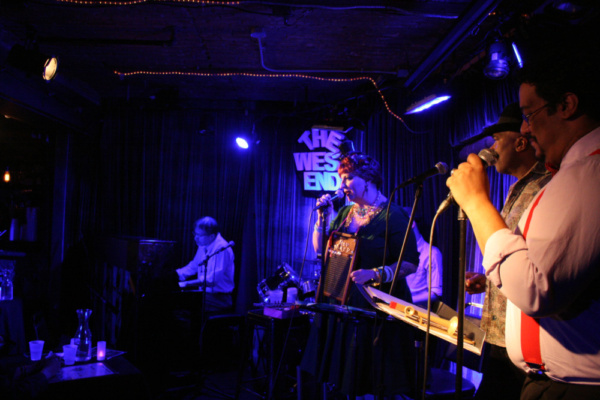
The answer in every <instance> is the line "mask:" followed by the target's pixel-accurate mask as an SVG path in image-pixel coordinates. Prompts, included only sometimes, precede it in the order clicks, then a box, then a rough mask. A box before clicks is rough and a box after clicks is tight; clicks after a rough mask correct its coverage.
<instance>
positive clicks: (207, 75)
mask: <svg viewBox="0 0 600 400" xmlns="http://www.w3.org/2000/svg"><path fill="white" fill-rule="evenodd" d="M114 73H115V74H116V75H119V77H121V78H126V77H130V76H142V75H146V76H147V75H154V76H172V75H179V76H198V77H204V78H226V77H232V76H244V77H249V78H295V79H311V80H315V81H322V82H334V83H345V82H356V81H369V82H370V83H371V84H372V85H373V87H374V88H375V90H377V93H378V94H379V97H380V98H381V101H382V102H383V105H384V107H385V109H386V110H387V112H388V113H389V114H390V115H391V116H393V117H394V118H396V119H397V120H399V121H400V122H402V123H403V124H404V126H406V123H405V122H404V120H403V119H402V117H400V116H399V115H398V114H396V113H394V112H393V111H392V109H391V107H390V105H389V104H388V102H387V100H386V99H385V96H384V95H383V93H382V92H381V90H380V89H379V86H377V82H375V80H374V79H373V78H371V77H369V76H357V77H354V78H324V77H321V76H313V75H304V74H258V73H250V72H185V71H131V72H121V71H114ZM406 127H407V128H408V126H406ZM408 129H409V130H410V128H408Z"/></svg>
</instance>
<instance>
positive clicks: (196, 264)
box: [177, 233, 235, 293]
mask: <svg viewBox="0 0 600 400" xmlns="http://www.w3.org/2000/svg"><path fill="white" fill-rule="evenodd" d="M228 245H229V243H228V242H227V241H225V239H223V236H221V234H220V233H218V234H217V237H216V238H215V240H214V241H213V242H212V243H211V244H209V245H208V246H198V250H197V251H196V255H195V256H194V259H193V260H192V261H191V262H190V263H189V264H188V265H186V266H185V267H182V268H179V269H178V270H177V274H178V275H179V280H180V281H185V280H187V279H189V278H191V277H196V279H195V280H194V281H193V283H194V284H195V285H196V284H197V285H199V286H198V289H200V290H202V289H203V285H204V264H203V261H204V259H205V258H206V255H210V254H215V253H216V254H215V255H214V256H212V257H210V258H209V259H208V266H207V270H206V282H207V284H206V293H231V292H232V291H233V288H234V280H233V279H234V273H235V265H234V263H233V259H234V256H233V250H231V247H229V248H227V249H225V250H223V251H220V250H221V249H223V248H225V247H227V246H228Z"/></svg>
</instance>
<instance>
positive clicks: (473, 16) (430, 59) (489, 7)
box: [404, 0, 502, 90]
mask: <svg viewBox="0 0 600 400" xmlns="http://www.w3.org/2000/svg"><path fill="white" fill-rule="evenodd" d="M501 2H502V0H479V1H478V2H477V3H476V4H475V5H473V7H471V8H470V9H469V10H468V11H467V12H466V14H465V15H464V16H463V17H462V18H461V19H460V20H459V21H458V22H457V24H456V25H455V26H454V28H452V30H451V31H450V33H448V35H446V37H445V38H444V39H443V40H442V41H441V42H440V44H438V45H437V47H436V48H435V49H433V51H432V52H431V53H430V54H429V55H428V56H427V58H426V59H425V60H424V61H423V62H422V63H421V64H420V65H419V66H418V67H417V68H416V69H415V71H414V72H413V73H412V74H411V75H410V76H409V77H408V78H407V79H406V82H404V87H406V88H408V89H410V90H414V89H416V88H417V87H418V86H419V85H420V84H421V83H423V81H424V80H425V79H427V77H428V76H429V75H430V74H431V73H432V72H433V71H435V70H436V68H437V67H439V65H440V64H441V63H442V62H443V61H444V60H445V59H446V58H447V57H448V56H449V55H450V54H451V53H452V52H453V51H454V50H455V49H456V48H457V47H458V45H459V44H461V43H462V42H463V40H464V39H465V37H466V35H467V33H468V32H470V31H471V30H473V28H474V27H476V26H478V25H479V24H481V23H482V22H483V20H485V19H486V18H487V16H488V15H489V14H490V13H491V12H492V11H494V10H495V9H496V7H498V5H499V4H500V3H501Z"/></svg>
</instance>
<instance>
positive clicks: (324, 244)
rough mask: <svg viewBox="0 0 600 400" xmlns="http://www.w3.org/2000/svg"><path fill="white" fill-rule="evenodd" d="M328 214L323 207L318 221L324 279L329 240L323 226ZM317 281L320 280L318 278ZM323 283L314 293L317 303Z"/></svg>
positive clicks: (321, 277)
mask: <svg viewBox="0 0 600 400" xmlns="http://www.w3.org/2000/svg"><path fill="white" fill-rule="evenodd" d="M328 214H329V212H328V211H327V208H323V212H322V213H321V217H319V221H320V226H321V228H323V232H321V273H320V279H324V276H325V272H326V271H325V252H326V251H327V242H328V241H329V238H328V237H327V227H326V226H325V224H326V221H327V215H328ZM319 282H321V281H320V280H319ZM324 286H325V285H324V284H319V286H318V288H319V291H318V292H317V293H315V301H316V302H317V303H318V302H319V300H320V299H321V296H322V295H323V293H322V292H323V290H324Z"/></svg>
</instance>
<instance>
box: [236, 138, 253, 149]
mask: <svg viewBox="0 0 600 400" xmlns="http://www.w3.org/2000/svg"><path fill="white" fill-rule="evenodd" d="M235 142H236V143H237V145H238V146H239V147H241V148H242V149H247V148H248V147H250V145H249V144H248V141H247V140H246V139H244V138H243V137H237V138H235Z"/></svg>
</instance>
